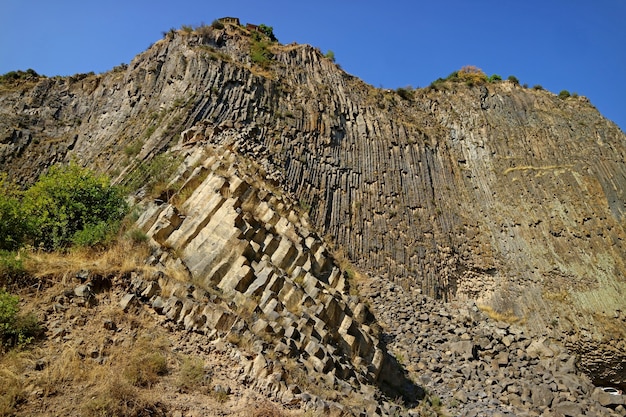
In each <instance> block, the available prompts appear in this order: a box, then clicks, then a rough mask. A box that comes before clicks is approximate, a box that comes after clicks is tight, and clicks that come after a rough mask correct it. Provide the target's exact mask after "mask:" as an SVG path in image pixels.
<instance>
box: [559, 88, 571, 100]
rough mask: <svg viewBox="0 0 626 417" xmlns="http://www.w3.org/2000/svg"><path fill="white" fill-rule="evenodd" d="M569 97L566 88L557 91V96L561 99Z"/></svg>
mask: <svg viewBox="0 0 626 417" xmlns="http://www.w3.org/2000/svg"><path fill="white" fill-rule="evenodd" d="M568 97H570V93H569V91H567V90H561V92H560V93H559V98H560V99H561V100H565V99H566V98H568Z"/></svg>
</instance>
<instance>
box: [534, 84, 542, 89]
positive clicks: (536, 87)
mask: <svg viewBox="0 0 626 417" xmlns="http://www.w3.org/2000/svg"><path fill="white" fill-rule="evenodd" d="M533 90H543V87H542V86H541V85H540V84H535V85H533Z"/></svg>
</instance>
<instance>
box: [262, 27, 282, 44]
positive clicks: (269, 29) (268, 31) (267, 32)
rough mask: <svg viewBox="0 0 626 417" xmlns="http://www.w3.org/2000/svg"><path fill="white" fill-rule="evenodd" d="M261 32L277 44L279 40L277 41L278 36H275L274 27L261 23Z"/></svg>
mask: <svg viewBox="0 0 626 417" xmlns="http://www.w3.org/2000/svg"><path fill="white" fill-rule="evenodd" d="M259 31H260V32H261V33H263V34H264V35H266V36H267V37H268V38H270V41H272V42H276V41H277V40H278V39H276V36H274V28H273V27H272V26H267V25H264V24H263V23H261V24H260V25H259Z"/></svg>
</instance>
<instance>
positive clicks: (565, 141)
mask: <svg viewBox="0 0 626 417" xmlns="http://www.w3.org/2000/svg"><path fill="white" fill-rule="evenodd" d="M272 48H273V53H274V59H273V64H272V65H271V66H270V67H268V68H260V67H258V66H256V65H255V64H253V63H252V62H251V61H250V57H249V54H248V52H249V38H248V35H247V34H246V32H245V31H244V30H243V29H234V27H232V26H227V27H226V28H225V29H222V30H212V31H211V30H209V31H206V32H205V33H203V34H197V33H192V34H183V33H177V34H172V35H171V36H168V37H167V38H166V39H163V40H160V41H158V42H156V43H155V44H154V45H152V46H151V47H150V48H149V49H148V50H147V51H145V52H144V53H142V54H140V55H139V56H137V57H136V58H135V59H134V60H133V61H132V62H131V63H130V65H128V66H127V67H120V68H116V69H114V70H112V71H110V72H108V73H105V74H101V75H76V76H73V77H67V78H58V77H55V78H50V79H41V80H40V81H39V82H37V83H27V84H22V85H9V86H7V85H3V86H1V87H0V115H1V116H0V169H1V170H2V171H7V172H9V174H10V175H11V176H12V177H13V178H15V179H17V180H18V181H20V182H29V181H33V180H34V178H35V177H36V175H38V174H39V173H41V172H42V171H44V170H45V169H46V168H47V167H48V166H50V165H51V164H53V163H55V162H61V161H67V160H69V159H70V158H71V157H76V158H78V160H80V161H83V162H84V163H85V164H88V165H90V166H91V167H93V168H96V169H99V170H102V171H107V172H109V173H111V174H113V175H114V176H116V178H117V180H118V181H128V180H129V179H131V178H133V176H137V175H141V172H142V169H143V168H144V167H145V166H147V165H148V164H149V163H150V162H151V161H154V158H155V156H156V155H158V154H160V153H162V152H164V151H166V150H169V153H168V154H167V155H171V156H177V155H180V154H181V153H184V152H186V150H189V149H193V148H197V149H200V148H202V147H204V146H206V145H207V144H213V145H216V146H220V147H222V148H220V149H222V150H223V149H225V148H227V149H229V150H230V151H232V152H233V153H236V154H239V155H244V156H249V157H250V159H251V160H252V159H253V160H254V162H255V163H254V164H252V163H250V164H248V166H246V167H243V168H241V171H246V172H254V173H256V174H257V175H258V176H262V177H264V178H265V179H267V180H268V181H270V182H271V183H272V184H273V185H274V186H276V187H277V188H283V189H284V190H285V191H286V192H287V194H289V195H290V196H292V197H293V198H294V201H297V202H298V203H299V204H300V206H301V207H304V208H306V209H307V210H308V212H309V216H310V222H311V226H312V227H314V228H316V229H317V230H319V232H320V234H321V235H326V236H331V237H332V239H333V240H334V242H335V244H336V245H338V246H340V247H341V248H342V249H343V250H344V251H345V253H346V254H347V256H348V257H349V258H350V259H352V260H353V261H354V262H356V263H358V265H359V266H361V267H362V268H364V269H367V270H370V271H373V272H376V273H378V274H380V275H382V276H383V277H384V278H386V279H388V280H392V281H395V282H396V283H399V284H403V285H405V286H407V285H408V286H412V285H415V284H416V285H418V286H419V287H421V289H422V290H423V291H424V293H425V294H428V295H430V296H433V297H436V298H440V299H444V300H452V299H472V300H476V301H477V302H478V303H479V304H481V305H488V306H490V307H491V308H493V309H494V310H495V311H496V312H498V313H500V314H505V315H506V314H508V315H515V316H517V317H519V318H525V320H526V323H527V325H528V326H529V327H531V328H532V329H533V331H535V332H536V333H538V334H539V335H541V336H548V335H551V334H568V335H570V336H571V337H570V340H568V341H566V345H567V346H568V347H569V348H570V349H572V350H573V351H576V352H578V353H579V354H580V355H581V363H580V365H581V367H582V368H583V369H584V370H586V371H587V373H588V374H589V375H591V376H592V377H593V378H594V380H595V381H596V382H598V383H600V382H607V383H613V384H624V381H625V380H626V375H625V373H624V372H625V371H624V367H623V364H624V363H626V358H625V356H624V352H625V351H626V350H625V349H624V332H625V330H624V329H626V326H625V325H624V324H626V316H624V313H623V312H624V311H626V305H625V302H626V301H625V300H626V299H625V298H624V297H623V294H624V291H626V282H625V281H624V277H625V276H626V265H625V264H624V262H623V260H624V259H626V256H625V255H626V253H625V252H626V251H625V250H624V239H625V238H626V234H625V231H624V221H623V216H624V211H625V205H626V198H625V196H624V190H626V163H625V160H626V158H625V148H624V143H626V141H625V139H626V138H625V136H624V134H623V132H621V131H620V130H619V128H618V127H617V126H615V125H614V124H613V123H611V122H610V121H608V120H606V119H604V118H602V117H601V115H600V114H599V113H598V112H597V110H596V109H595V108H594V107H593V106H592V105H590V104H589V103H588V101H587V100H586V99H584V98H570V99H567V100H561V99H559V98H558V97H557V96H556V95H554V94H551V93H549V92H547V91H535V90H528V89H523V88H521V87H520V86H518V85H515V84H513V83H511V82H507V81H505V82H500V83H494V84H488V85H483V86H474V87H467V86H465V85H462V84H450V83H448V84H445V85H442V86H441V87H440V88H439V89H423V90H418V91H416V92H415V95H414V98H413V100H412V101H407V100H403V99H401V98H400V97H399V96H398V95H397V94H395V93H394V92H390V91H382V90H378V89H375V88H372V87H371V86H368V85H366V84H364V83H363V82H361V81H359V80H358V79H355V78H354V77H351V76H349V75H347V74H346V73H344V72H343V71H341V70H340V69H339V68H338V67H337V66H336V65H335V64H334V63H332V62H331V61H330V60H328V59H325V58H324V57H323V56H322V54H321V53H320V51H319V50H317V49H315V48H312V47H310V46H307V45H275V46H273V47H272ZM181 133H182V135H181ZM173 161H178V159H173ZM172 163H173V162H172ZM216 163H217V161H216ZM218 166H219V163H218V165H217V166H216V167H218ZM216 167H213V166H208V165H207V166H205V168H206V169H207V170H209V171H211V170H213V168H216ZM186 169H187V168H186V167H181V170H182V171H185V170H186ZM231 174H234V172H233V173H229V175H231ZM253 177H254V176H253ZM240 179H241V178H240ZM218 181H219V180H218ZM253 181H254V178H252V180H250V181H248V182H246V181H243V179H242V183H244V185H242V187H244V188H245V187H246V185H245V184H246V183H247V184H250V183H251V182H253ZM206 186H209V184H206ZM222 186H223V187H224V192H225V193H235V194H236V193H238V192H241V193H244V194H245V192H246V191H245V190H244V189H243V188H239V186H238V185H237V184H235V183H228V184H226V182H224V183H223V184H222V185H221V186H220V187H222ZM173 188H176V187H173ZM210 191H211V190H210V189H209V190H207V193H208V194H207V195H208V196H212V194H211V193H210ZM138 196H141V194H138ZM165 197H167V196H165ZM211 198H213V200H204V199H201V198H200V195H198V200H197V204H198V205H197V206H194V207H192V205H191V204H190V205H189V209H190V210H196V211H205V213H204V214H205V215H206V217H204V218H203V219H201V217H203V215H195V214H194V215H193V216H192V217H193V219H195V220H193V221H198V222H199V223H198V224H197V225H196V229H197V230H198V235H195V233H196V232H195V230H193V229H192V228H187V226H185V227H184V228H183V230H180V233H178V232H179V226H180V224H191V223H186V222H187V220H186V219H183V217H184V216H185V215H186V214H185V213H181V212H180V211H179V212H176V211H175V210H174V209H173V208H172V207H171V204H170V206H167V205H166V206H167V207H166V209H164V210H163V211H161V209H160V208H158V209H156V208H153V210H154V213H155V216H156V217H158V218H154V220H155V223H154V224H151V225H150V227H146V229H147V230H150V228H151V227H154V230H153V231H152V232H154V234H153V236H154V238H155V240H156V241H157V242H159V243H161V244H162V245H168V244H176V245H178V244H180V245H182V246H181V247H172V248H173V249H174V250H177V251H179V252H181V253H182V255H183V256H182V260H183V263H184V264H185V265H186V266H187V267H188V268H189V270H190V272H191V273H192V275H193V274H195V275H196V276H202V277H203V279H205V280H208V281H210V282H211V283H214V284H215V285H217V286H218V288H219V289H221V290H222V291H224V292H225V293H230V292H233V291H234V292H239V293H242V292H241V291H240V290H241V289H242V288H244V287H245V288H247V289H246V291H248V290H249V289H250V288H253V290H252V293H254V288H255V287H256V286H258V288H261V289H264V288H266V285H269V284H270V283H271V282H272V279H273V280H274V282H275V281H276V280H278V279H279V278H277V277H276V276H269V275H268V276H265V275H263V268H264V266H262V265H261V263H262V262H263V259H260V260H256V259H254V262H255V263H256V264H254V263H253V260H252V259H250V258H249V256H252V257H254V255H253V254H258V253H264V254H266V255H267V256H268V258H269V260H267V259H266V260H265V261H266V262H271V263H272V265H276V266H277V267H279V268H281V269H287V270H290V268H294V269H295V268H297V267H301V269H302V271H305V270H306V268H303V265H298V262H300V261H301V260H302V255H300V252H299V250H300V248H304V247H305V246H306V245H304V244H303V243H299V247H298V245H297V244H294V243H293V241H292V240H290V239H289V236H290V234H289V233H290V232H289V231H288V230H286V231H284V233H282V232H281V236H286V238H281V239H280V240H278V239H271V236H274V237H275V236H277V234H276V233H275V232H271V233H270V234H268V236H270V237H269V238H268V239H269V240H266V239H261V236H259V237H258V238H257V239H256V240H253V241H251V242H249V243H245V241H244V240H242V239H240V238H238V237H237V236H236V235H233V234H232V232H233V229H232V225H231V224H230V223H229V222H231V221H233V220H234V221H235V222H236V226H235V227H236V228H239V227H240V226H241V227H242V228H243V229H245V230H250V233H256V231H258V230H260V229H258V227H257V225H256V224H254V223H250V222H249V221H248V220H247V219H244V218H243V216H240V213H237V212H236V209H237V207H235V206H232V207H231V206H228V204H227V203H228V199H227V198H226V200H225V201H223V200H224V199H225V197H224V196H222V197H214V196H212V197H211ZM161 200H167V198H162V199H161ZM243 200H245V198H244V199H243ZM263 201H264V200H263V198H259V204H260V205H259V207H258V212H256V213H255V214H254V215H253V216H252V218H255V219H256V220H255V221H257V222H258V221H260V220H262V223H263V224H271V225H272V226H273V227H274V228H277V229H278V228H280V227H282V225H281V224H279V222H278V220H279V217H280V216H274V212H275V209H268V211H265V212H264V213H261V212H262V211H264V210H265V206H264V205H263ZM265 203H269V202H265ZM213 211H215V212H213ZM157 213H158V214H157ZM161 214H162V215H161ZM255 216H256V217H255ZM260 216H262V217H260ZM285 216H286V217H285ZM285 216H283V217H285V218H286V219H288V220H289V213H287V214H286V215H285ZM222 218H223V219H224V223H220V224H216V222H217V220H218V219H222ZM183 220H184V221H183ZM157 221H158V223H156V222H157ZM204 221H208V222H209V226H208V227H205V226H207V225H205V224H203V222H204ZM211 221H212V222H213V223H211ZM177 222H179V223H180V224H177ZM283 222H284V221H283ZM289 222H290V223H291V224H293V221H292V220H289ZM287 226H288V224H287ZM243 229H239V230H240V232H241V233H245V231H244V230H243ZM209 231H210V236H211V237H212V238H215V239H216V240H215V241H212V242H208V241H206V242H205V243H202V242H203V240H202V239H203V237H206V236H203V233H209ZM152 232H151V233H152ZM264 233H265V232H264ZM255 236H256V235H255ZM305 239H306V238H305ZM168 240H169V241H168ZM290 242H291V243H290ZM187 244H191V245H192V246H185V245H187ZM193 245H197V247H198V248H204V249H203V250H202V251H201V252H202V253H203V254H204V255H203V256H200V255H198V254H194V253H192V252H193V250H192V248H195V247H196V246H193ZM203 245H204V246H203ZM210 245H216V246H215V247H216V248H217V249H219V248H222V249H220V250H221V251H218V250H216V251H213V250H211V249H210ZM257 246H258V248H257ZM251 254H252V255H251ZM298 256H299V257H298ZM311 259H317V258H315V256H313V257H312V258H311V257H309V260H311ZM246 262H248V263H249V264H246ZM306 262H307V261H306V260H305V263H306ZM318 264H319V261H318ZM294 265H296V266H295V267H294ZM232 266H245V267H247V268H243V267H242V268H235V267H232ZM311 267H312V268H314V265H311ZM220 268H223V269H220ZM291 272H292V271H291ZM309 272H310V270H309ZM318 276H320V274H319V272H316V274H311V273H309V274H306V273H305V274H304V275H303V276H302V277H301V279H302V285H301V287H302V288H303V291H304V292H305V293H306V294H309V295H310V296H311V299H315V297H314V296H313V295H311V294H316V295H317V294H320V293H322V294H323V290H321V289H320V288H319V287H318V286H317V285H318V284H317V282H322V283H323V284H325V285H329V287H330V288H335V289H337V287H334V286H333V285H332V284H330V283H326V282H325V281H324V279H322V280H321V281H320V280H319V279H318V278H317V277H318ZM259 277H265V279H266V280H267V282H261V281H262V280H263V278H259ZM311 277H313V278H311ZM329 278H330V277H329ZM259 279H261V281H259ZM205 283H206V282H205ZM238 286H239V289H238V288H237V287H238ZM324 288H325V287H324ZM259 291H261V290H259ZM263 291H264V290H263ZM242 294H245V291H244V292H243V293H242ZM259 294H260V293H259ZM261 296H262V295H261ZM281 297H282V298H281ZM290 297H294V296H293V295H292V296H289V295H288V294H283V295H282V296H280V297H278V296H277V297H269V296H268V297H267V298H262V299H261V300H259V301H262V311H263V314H264V315H265V316H267V317H268V318H270V319H272V320H277V319H278V318H279V317H282V316H281V314H282V313H283V312H284V311H289V307H286V308H284V309H283V310H280V308H281V306H288V305H289V303H290V302H296V301H295V300H297V298H290ZM277 300H279V301H280V303H279V301H277ZM289 300H292V301H289ZM260 308H261V307H260ZM174 312H175V310H174V311H173V312H172V313H171V314H174ZM316 317H317V316H316ZM350 326H351V324H350V323H349V322H347V321H346V322H345V323H343V322H342V323H340V324H339V327H338V329H343V330H346V329H351V327H350ZM346 331H347V333H348V335H350V336H353V335H351V334H350V331H351V330H346ZM342 340H344V341H345V343H347V344H349V345H350V346H360V344H359V343H360V342H359V340H360V338H358V337H357V338H356V339H355V340H352V339H351V338H349V337H345V338H343V339H342ZM507 343H508V342H507ZM357 350H358V349H357ZM368 354H371V352H368ZM313 357H316V356H313ZM494 359H495V358H494ZM496 360H497V361H499V363H501V364H504V361H505V358H504V357H503V356H502V357H499V358H497V359H496ZM509 360H510V358H509ZM503 366H504V365H503ZM374 373H375V372H374ZM517 396H518V394H517V393H508V394H507V398H508V401H510V402H516V401H517Z"/></svg>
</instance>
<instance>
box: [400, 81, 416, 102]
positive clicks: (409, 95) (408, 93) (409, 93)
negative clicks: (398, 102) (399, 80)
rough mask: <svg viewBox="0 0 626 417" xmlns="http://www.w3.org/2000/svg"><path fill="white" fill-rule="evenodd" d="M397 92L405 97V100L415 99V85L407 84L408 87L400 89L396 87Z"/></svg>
mask: <svg viewBox="0 0 626 417" xmlns="http://www.w3.org/2000/svg"><path fill="white" fill-rule="evenodd" d="M396 93H398V95H399V96H400V97H401V98H402V99H403V100H408V101H411V100H413V94H414V91H413V87H412V86H410V85H409V86H407V87H404V88H402V87H400V88H398V89H396Z"/></svg>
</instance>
